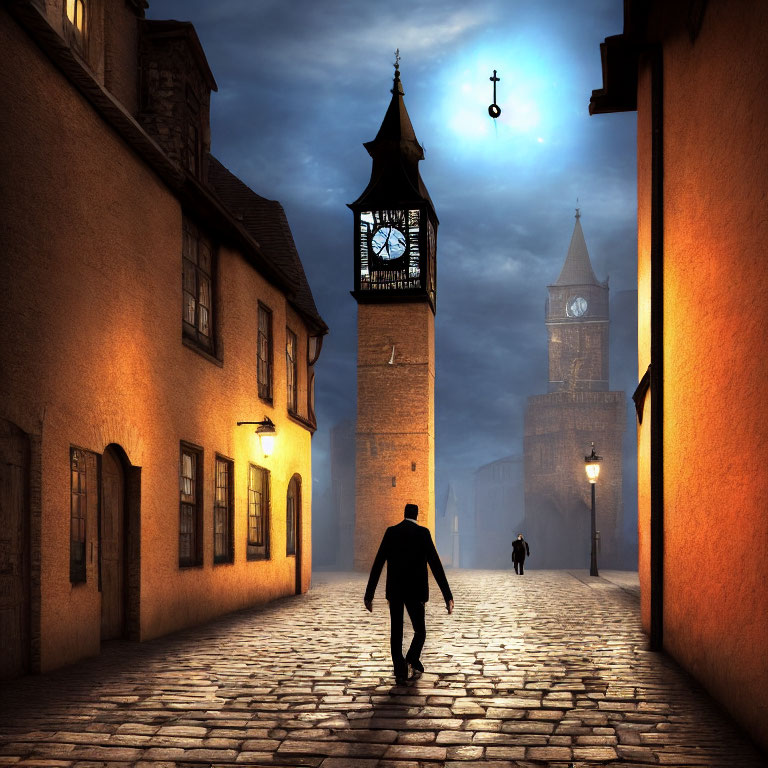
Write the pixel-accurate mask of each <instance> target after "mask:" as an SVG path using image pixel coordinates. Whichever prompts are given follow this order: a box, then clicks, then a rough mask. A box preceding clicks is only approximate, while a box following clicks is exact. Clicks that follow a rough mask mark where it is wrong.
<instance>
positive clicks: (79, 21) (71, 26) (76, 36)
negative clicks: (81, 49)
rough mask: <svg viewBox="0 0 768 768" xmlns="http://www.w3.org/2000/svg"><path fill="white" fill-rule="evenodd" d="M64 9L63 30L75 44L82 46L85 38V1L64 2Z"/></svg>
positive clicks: (70, 0)
mask: <svg viewBox="0 0 768 768" xmlns="http://www.w3.org/2000/svg"><path fill="white" fill-rule="evenodd" d="M64 7H65V13H66V16H65V18H66V23H65V25H64V26H65V30H66V31H67V32H68V33H69V37H71V39H72V40H73V41H74V42H75V43H77V44H78V45H82V44H83V39H84V38H85V21H86V18H85V0H66V3H65V6H64Z"/></svg>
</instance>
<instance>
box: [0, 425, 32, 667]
mask: <svg viewBox="0 0 768 768" xmlns="http://www.w3.org/2000/svg"><path fill="white" fill-rule="evenodd" d="M28 488H29V438H28V437H27V435H26V434H25V433H24V432H22V430H20V429H19V428H18V427H17V426H16V425H14V424H11V422H9V421H5V420H4V419H0V637H1V638H2V643H3V652H2V653H0V679H3V678H9V677H17V676H18V675H23V674H24V673H25V672H28V671H29V661H30V659H29V657H30V621H29V617H30V531H29V492H28Z"/></svg>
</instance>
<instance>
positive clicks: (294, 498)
mask: <svg viewBox="0 0 768 768" xmlns="http://www.w3.org/2000/svg"><path fill="white" fill-rule="evenodd" d="M300 504H301V485H300V479H299V477H298V475H294V476H293V477H292V478H291V482H290V483H288V494H287V496H286V500H285V554H286V555H295V554H296V536H297V535H298V530H297V529H298V519H299V507H300Z"/></svg>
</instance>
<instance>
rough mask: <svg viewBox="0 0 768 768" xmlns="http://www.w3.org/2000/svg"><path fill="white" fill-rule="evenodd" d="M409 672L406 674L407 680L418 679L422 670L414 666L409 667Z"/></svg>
mask: <svg viewBox="0 0 768 768" xmlns="http://www.w3.org/2000/svg"><path fill="white" fill-rule="evenodd" d="M410 670H411V674H410V675H408V679H409V680H418V679H419V678H420V677H421V672H422V670H420V669H416V667H410Z"/></svg>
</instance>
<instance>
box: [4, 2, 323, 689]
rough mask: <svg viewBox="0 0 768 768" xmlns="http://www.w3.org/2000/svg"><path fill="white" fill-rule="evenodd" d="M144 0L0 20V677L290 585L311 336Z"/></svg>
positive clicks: (265, 207)
mask: <svg viewBox="0 0 768 768" xmlns="http://www.w3.org/2000/svg"><path fill="white" fill-rule="evenodd" d="M145 7H146V3H143V2H141V0H136V1H135V2H123V1H120V2H118V0H114V1H110V2H103V3H102V2H98V3H97V2H89V0H74V1H73V2H67V3H63V4H62V3H61V2H54V1H53V0H51V1H50V2H49V1H47V0H35V1H34V2H26V1H25V0H12V1H11V2H8V3H5V4H4V5H3V8H2V9H0V61H1V62H2V73H3V74H2V79H3V88H2V108H0V136H1V137H2V140H3V141H2V149H1V150H0V152H2V173H1V174H0V231H2V232H3V258H2V262H0V279H1V280H2V283H3V285H4V300H3V302H2V303H1V304H0V327H2V330H3V333H2V338H1V339H0V370H2V372H3V374H2V379H1V380H0V387H1V392H0V451H2V454H3V456H4V457H5V459H6V460H5V461H0V473H2V474H3V477H2V483H0V488H2V493H3V495H4V498H3V503H2V504H1V505H0V508H2V509H3V516H4V519H3V526H2V529H3V532H2V534H1V535H2V537H3V538H2V540H0V560H2V562H1V563H0V579H1V580H2V582H3V583H2V585H0V586H1V588H0V594H2V596H3V597H2V601H3V602H2V605H0V634H2V637H3V642H4V645H6V639H8V641H9V642H8V645H9V647H10V648H11V650H10V651H9V654H8V656H6V657H5V660H4V662H3V666H2V670H0V673H1V674H2V675H3V676H11V675H16V674H20V673H23V672H26V671H40V670H43V671H44V670H49V669H52V668H54V667H57V666H60V665H62V664H66V663H70V662H73V661H75V660H77V659H79V658H82V657H85V656H89V655H92V654H95V653H98V651H99V648H100V644H101V642H102V641H104V640H107V639H110V638H113V637H124V638H131V639H136V640H143V639H147V638H152V637H156V636H158V635H162V634H164V633H167V632H171V631H173V630H176V629H179V628H181V627H185V626H189V625H191V624H194V623H197V622H201V621H205V620H208V619H210V618H212V617H213V616H216V615H218V614H221V613H224V612H227V611H232V610H235V609H239V608H243V607H245V606H248V605H253V604H256V603H260V602H264V601H267V600H270V599H272V598H275V597H279V596H283V595H288V594H293V593H295V592H300V591H304V590H306V589H307V588H308V586H309V581H310V567H311V547H310V530H311V514H310V510H311V488H312V484H311V436H312V433H313V431H314V429H315V417H314V404H313V389H314V378H313V377H314V374H313V364H314V361H315V359H316V357H317V354H318V352H319V347H320V341H321V338H322V335H323V334H324V333H325V332H326V330H327V329H326V326H325V324H324V323H323V321H322V318H321V317H320V316H319V314H318V313H317V309H316V308H315V304H314V301H313V299H312V294H311V292H310V289H309V285H308V284H307V281H306V278H305V276H304V272H303V269H302V266H301V262H300V260H299V257H298V254H297V252H296V249H295V246H294V244H293V239H292V237H291V233H290V229H289V227H288V224H287V221H286V219H285V214H284V212H283V210H282V207H281V206H280V205H279V203H276V202H274V201H270V200H266V199H264V198H262V197H259V196H258V195H256V194H254V193H253V192H252V191H251V190H250V189H249V188H248V187H247V186H246V185H245V184H243V183H242V182H241V181H240V180H239V179H237V178H236V177H235V176H233V175H232V174H231V173H230V172H229V171H228V170H227V169H226V168H224V166H223V165H221V164H220V163H219V162H218V161H217V160H216V159H215V158H214V157H213V156H211V155H210V152H209V148H210V128H209V116H208V115H209V100H210V92H211V90H215V88H216V83H215V80H214V78H213V75H212V74H211V72H210V69H209V67H208V64H207V62H206V60H205V55H204V53H203V50H202V47H201V46H200V43H199V40H198V38H197V35H196V34H195V31H194V29H193V28H192V26H191V25H190V24H186V23H181V22H164V21H149V20H146V19H145V18H144V8H145ZM267 420H269V421H270V422H272V423H273V424H274V426H275V433H273V436H274V437H275V438H276V442H275V447H274V451H273V452H272V453H271V455H269V456H267V455H266V454H267V453H268V452H269V451H268V447H267V442H268V441H267V440H262V439H261V438H260V437H259V436H257V435H256V434H255V430H256V427H255V426H249V425H243V426H238V425H237V422H239V421H267ZM266 427H267V429H269V427H268V425H266ZM265 436H266V434H265Z"/></svg>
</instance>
